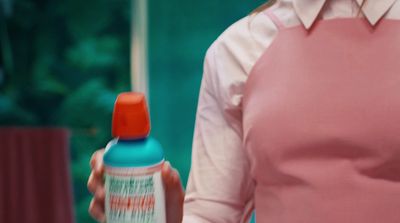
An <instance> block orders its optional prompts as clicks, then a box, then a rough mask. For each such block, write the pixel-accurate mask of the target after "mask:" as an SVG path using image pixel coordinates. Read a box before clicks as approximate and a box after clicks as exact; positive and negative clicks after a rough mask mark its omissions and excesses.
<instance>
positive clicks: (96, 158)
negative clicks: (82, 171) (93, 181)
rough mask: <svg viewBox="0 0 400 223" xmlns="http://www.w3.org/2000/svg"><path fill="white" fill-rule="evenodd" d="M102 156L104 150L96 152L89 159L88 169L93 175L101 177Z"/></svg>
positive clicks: (102, 170) (102, 169)
mask: <svg viewBox="0 0 400 223" xmlns="http://www.w3.org/2000/svg"><path fill="white" fill-rule="evenodd" d="M103 155H104V149H100V150H97V151H96V152H94V153H93V155H92V158H91V159H90V167H91V168H92V171H93V172H94V174H95V175H100V176H103V173H104V165H103Z"/></svg>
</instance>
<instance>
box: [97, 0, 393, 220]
mask: <svg viewBox="0 0 400 223" xmlns="http://www.w3.org/2000/svg"><path fill="white" fill-rule="evenodd" d="M399 19H400V0H399V1H397V0H379V1H377V0H366V2H362V0H278V1H277V2H275V3H274V4H270V5H268V4H266V5H264V6H262V7H261V8H259V9H257V10H256V13H253V14H251V15H249V16H247V17H245V18H243V19H241V20H240V21H238V22H236V23H235V24H233V25H232V26H231V27H229V28H228V29H227V30H226V31H225V32H224V33H223V34H222V35H221V36H220V37H219V38H218V39H217V40H216V41H215V42H214V43H213V44H212V46H211V47H210V48H209V50H208V51H207V54H206V58H205V63H204V75H203V79H202V83H201V89H200V97H199V104H198V110H197V116H196V117H197V118H196V125H195V135H194V141H193V155H192V167H191V172H190V176H189V181H188V184H187V189H186V195H185V198H184V208H183V210H184V211H182V203H183V202H181V201H182V197H183V190H182V187H181V184H180V182H179V176H178V174H177V172H176V171H175V170H173V169H172V168H171V167H170V166H169V165H166V166H165V170H164V173H163V174H164V175H163V176H164V180H165V181H166V182H167V185H168V186H167V200H168V201H167V202H168V203H167V206H168V208H169V209H168V216H169V222H180V221H181V218H182V216H183V222H185V223H186V222H193V223H196V222H213V223H220V222H247V221H248V220H249V218H250V215H251V212H252V211H253V209H254V208H255V209H256V210H257V222H273V223H294V222H296V223H298V222H305V223H321V222H324V223H337V222H351V223H361V222H363V223H376V222H385V223H395V222H396V223H397V222H399V220H400V212H399V211H398V208H399V207H400V182H399V181H400V63H399V59H398V58H399V57H400V20H399ZM100 160H101V152H97V153H96V154H95V155H94V159H93V162H92V164H93V165H94V166H95V164H98V163H99V161H100ZM99 166H101V164H100V165H99ZM100 173H101V171H96V168H94V171H93V174H92V176H91V178H90V179H89V188H90V190H91V191H92V192H93V193H95V198H94V201H93V202H92V205H91V207H90V212H91V213H92V215H93V216H94V217H95V218H97V219H101V218H102V208H101V205H103V200H102V199H103V197H104V196H103V195H102V194H103V192H102V185H101V181H99V180H94V179H100V176H101V174H100ZM182 212H183V213H182Z"/></svg>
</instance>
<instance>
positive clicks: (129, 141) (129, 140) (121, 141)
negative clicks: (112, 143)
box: [118, 137, 147, 143]
mask: <svg viewBox="0 0 400 223" xmlns="http://www.w3.org/2000/svg"><path fill="white" fill-rule="evenodd" d="M146 140H147V137H145V138H137V139H125V138H118V143H141V142H144V141H146Z"/></svg>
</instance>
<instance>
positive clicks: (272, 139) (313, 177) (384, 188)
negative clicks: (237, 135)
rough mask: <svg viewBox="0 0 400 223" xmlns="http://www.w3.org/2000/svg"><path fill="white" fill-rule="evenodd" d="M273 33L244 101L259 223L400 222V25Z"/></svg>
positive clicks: (323, 23) (333, 24)
mask: <svg viewBox="0 0 400 223" xmlns="http://www.w3.org/2000/svg"><path fill="white" fill-rule="evenodd" d="M266 14H267V15H268V16H269V17H270V18H271V19H272V20H273V22H274V23H275V24H276V25H277V27H278V28H279V33H278V34H277V36H276V39H275V40H274V42H273V43H272V44H271V45H270V46H269V47H268V49H267V50H266V51H265V52H264V54H263V55H262V56H261V57H260V59H259V60H258V61H257V63H256V64H255V66H254V67H253V69H252V71H251V73H250V74H249V78H248V80H247V82H246V85H245V91H244V97H243V130H244V135H243V137H244V142H243V143H244V146H245V149H246V152H247V153H248V155H249V158H250V160H251V165H252V166H251V175H252V177H253V178H254V180H255V181H256V189H255V195H254V196H255V207H256V216H257V217H256V218H257V221H258V222H261V223H264V222H265V223H267V222H270V223H377V222H382V223H399V222H400V20H392V19H383V20H381V21H380V22H379V24H377V25H376V26H375V27H372V26H371V25H370V24H369V23H368V21H367V20H366V19H365V18H336V19H330V20H320V21H317V23H316V24H314V27H313V28H312V29H311V30H310V31H307V30H305V29H304V28H303V27H302V26H301V25H299V26H294V27H284V26H283V24H282V23H281V22H280V21H279V19H277V17H275V16H274V15H273V14H272V13H271V12H270V11H268V12H267V13H266Z"/></svg>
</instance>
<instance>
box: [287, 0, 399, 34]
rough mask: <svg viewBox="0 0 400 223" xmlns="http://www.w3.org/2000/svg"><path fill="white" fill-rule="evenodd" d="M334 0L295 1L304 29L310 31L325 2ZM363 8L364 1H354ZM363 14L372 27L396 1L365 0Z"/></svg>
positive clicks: (295, 7)
mask: <svg viewBox="0 0 400 223" xmlns="http://www.w3.org/2000/svg"><path fill="white" fill-rule="evenodd" d="M327 1H332V0H293V5H294V9H295V11H296V13H297V15H298V16H299V17H300V20H301V22H302V23H303V25H304V27H305V28H307V29H309V28H310V27H311V26H312V24H313V23H314V21H315V19H316V18H317V17H318V15H319V13H320V11H321V9H322V7H323V6H324V4H325V2H327ZM354 1H356V2H357V3H358V5H359V6H361V3H362V2H363V0H354ZM364 1H366V2H365V4H364V6H363V8H362V12H363V13H364V15H365V17H366V18H367V20H368V21H369V22H370V23H371V25H375V24H376V23H377V22H378V21H379V19H380V18H382V16H383V15H384V14H385V13H386V12H387V11H389V9H390V8H391V7H392V5H393V4H394V3H395V1H396V0H364Z"/></svg>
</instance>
